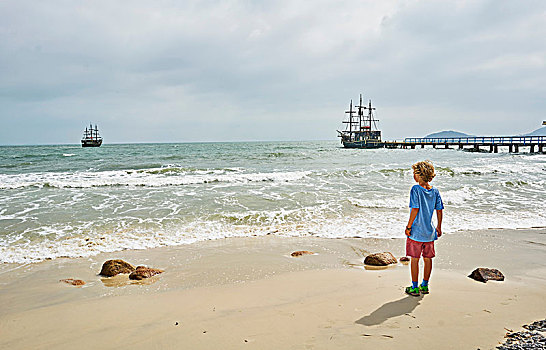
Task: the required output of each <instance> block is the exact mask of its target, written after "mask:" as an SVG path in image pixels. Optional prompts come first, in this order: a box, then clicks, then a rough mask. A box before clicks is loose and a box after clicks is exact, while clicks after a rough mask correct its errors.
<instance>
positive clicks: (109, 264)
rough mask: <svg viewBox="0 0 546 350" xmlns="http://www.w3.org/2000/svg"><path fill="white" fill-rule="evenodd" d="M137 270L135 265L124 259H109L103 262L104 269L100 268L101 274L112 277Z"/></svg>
mask: <svg viewBox="0 0 546 350" xmlns="http://www.w3.org/2000/svg"><path fill="white" fill-rule="evenodd" d="M133 271H135V267H134V266H133V265H131V264H129V263H128V262H125V261H123V260H119V259H117V260H108V261H106V262H105V263H104V264H102V269H101V270H100V273H99V274H100V275H103V276H106V277H112V276H115V275H118V274H120V273H131V272H133Z"/></svg>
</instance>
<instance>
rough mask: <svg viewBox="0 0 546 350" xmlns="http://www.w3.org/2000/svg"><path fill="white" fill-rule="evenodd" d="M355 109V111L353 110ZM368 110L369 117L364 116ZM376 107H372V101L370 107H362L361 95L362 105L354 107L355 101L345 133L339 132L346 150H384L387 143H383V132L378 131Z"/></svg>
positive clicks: (351, 105)
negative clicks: (375, 115) (374, 113)
mask: <svg viewBox="0 0 546 350" xmlns="http://www.w3.org/2000/svg"><path fill="white" fill-rule="evenodd" d="M353 107H354V108H355V109H353ZM365 110H368V113H367V115H364V111H365ZM374 110H375V107H372V100H370V101H369V102H368V106H365V105H362V94H360V103H359V105H358V106H353V100H351V104H350V107H349V110H348V111H345V113H347V114H349V118H348V120H347V121H344V122H343V123H344V124H347V127H346V128H345V130H344V131H339V130H337V132H338V137H341V143H342V144H343V147H345V148H383V147H385V142H383V141H381V131H380V130H378V128H377V125H376V123H375V122H377V121H379V120H378V119H375V117H374V115H373V111H374Z"/></svg>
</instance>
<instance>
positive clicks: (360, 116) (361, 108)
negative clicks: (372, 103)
mask: <svg viewBox="0 0 546 350" xmlns="http://www.w3.org/2000/svg"><path fill="white" fill-rule="evenodd" d="M356 107H358V131H359V132H361V131H362V119H363V116H364V113H363V112H362V110H363V109H366V107H364V106H363V105H362V94H360V103H359V104H358V106H356Z"/></svg>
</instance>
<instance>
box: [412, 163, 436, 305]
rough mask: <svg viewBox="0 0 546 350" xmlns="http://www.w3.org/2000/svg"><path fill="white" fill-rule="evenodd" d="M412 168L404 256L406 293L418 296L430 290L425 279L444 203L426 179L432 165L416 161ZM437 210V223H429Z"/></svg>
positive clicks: (432, 176)
mask: <svg viewBox="0 0 546 350" xmlns="http://www.w3.org/2000/svg"><path fill="white" fill-rule="evenodd" d="M411 167H412V168H413V179H414V180H415V181H416V182H417V183H418V185H414V186H413V187H412V188H411V192H410V205H409V207H410V208H411V211H410V217H409V220H408V225H407V226H406V231H405V233H406V236H408V237H407V240H406V255H407V256H409V257H411V283H412V285H411V286H410V287H407V288H406V293H407V294H409V295H413V296H419V295H420V294H421V293H422V294H428V293H429V287H428V281H429V279H430V273H431V271H432V258H434V256H435V252H434V241H435V240H437V239H438V237H440V236H441V235H442V210H443V209H444V204H443V203H442V198H441V197H440V192H439V191H438V190H437V189H436V188H434V187H432V186H431V185H430V184H429V182H430V181H432V179H433V178H434V176H436V174H435V173H434V166H433V165H432V163H431V162H430V161H429V160H425V161H424V162H418V163H415V164H413V165H412V166H411ZM434 210H436V217H437V218H438V226H437V227H436V228H434V226H433V225H432V214H433V213H434ZM421 255H422V256H423V261H424V262H425V269H424V272H423V275H424V276H423V282H422V283H421V285H420V286H418V285H417V283H418V281H419V258H420V257H421Z"/></svg>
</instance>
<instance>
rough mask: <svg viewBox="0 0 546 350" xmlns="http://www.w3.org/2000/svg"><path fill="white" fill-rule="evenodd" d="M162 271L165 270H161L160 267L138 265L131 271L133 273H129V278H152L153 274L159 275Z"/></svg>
mask: <svg viewBox="0 0 546 350" xmlns="http://www.w3.org/2000/svg"><path fill="white" fill-rule="evenodd" d="M162 272H163V270H160V269H153V268H151V267H146V266H137V268H136V270H135V271H133V272H131V274H130V275H129V279H131V280H141V279H144V278H150V277H152V276H155V275H158V274H160V273H162Z"/></svg>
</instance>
